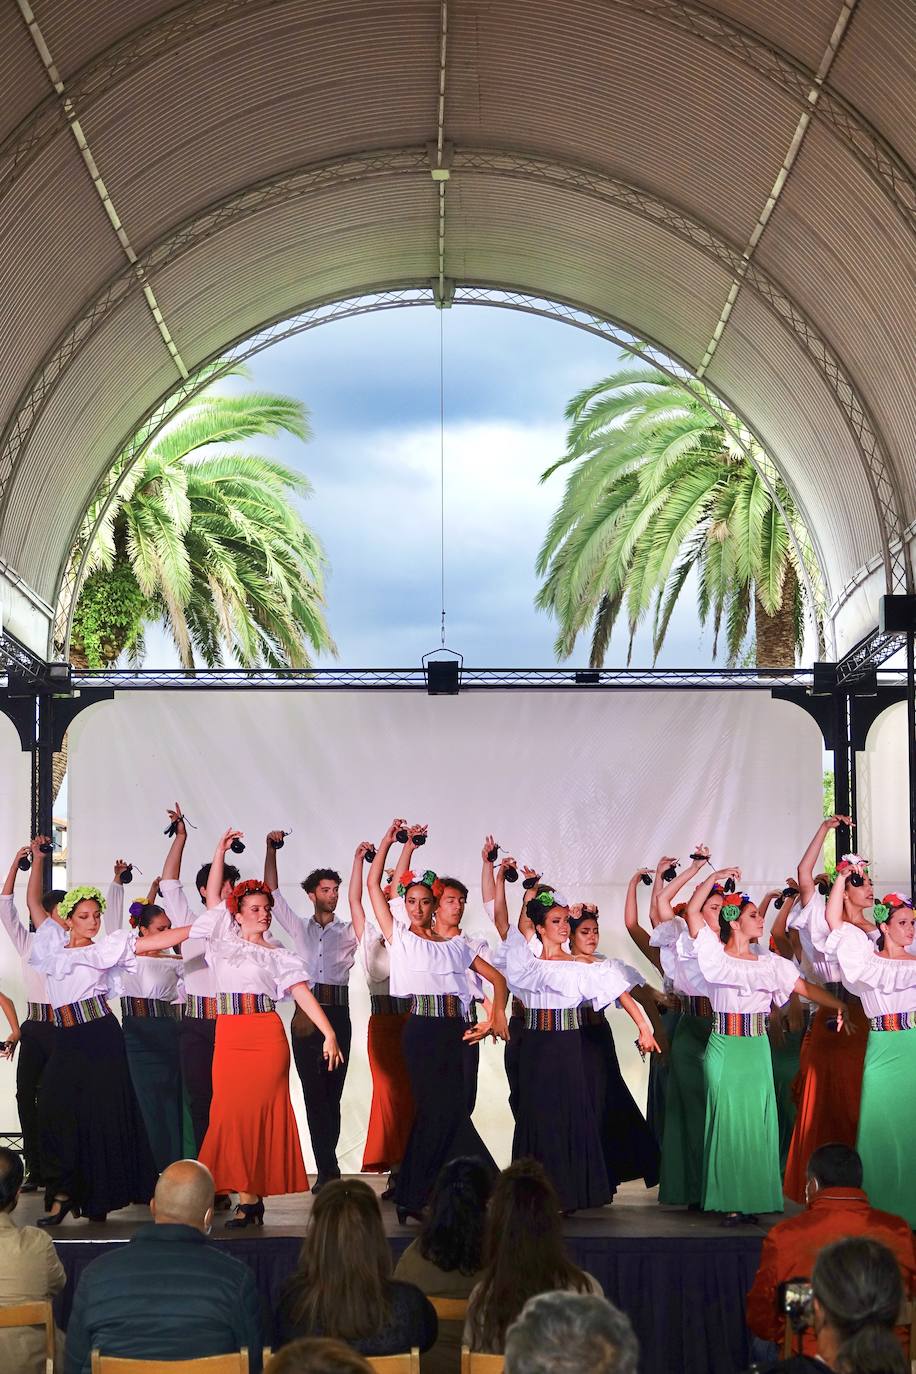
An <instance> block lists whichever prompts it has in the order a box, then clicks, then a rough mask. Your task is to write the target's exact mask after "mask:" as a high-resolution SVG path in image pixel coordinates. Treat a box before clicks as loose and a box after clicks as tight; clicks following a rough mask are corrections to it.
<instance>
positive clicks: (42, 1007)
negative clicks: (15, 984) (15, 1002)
mask: <svg viewBox="0 0 916 1374" xmlns="http://www.w3.org/2000/svg"><path fill="white" fill-rule="evenodd" d="M25 1006H26V1017H25V1019H26V1020H27V1021H50V1022H51V1024H52V1025H53V1024H54V1008H53V1007H52V1006H51V1003H50V1002H26V1004H25Z"/></svg>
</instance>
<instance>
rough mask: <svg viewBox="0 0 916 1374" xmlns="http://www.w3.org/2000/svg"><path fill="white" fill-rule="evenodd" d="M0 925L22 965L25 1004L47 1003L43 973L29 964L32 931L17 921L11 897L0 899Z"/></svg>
mask: <svg viewBox="0 0 916 1374" xmlns="http://www.w3.org/2000/svg"><path fill="white" fill-rule="evenodd" d="M0 925H2V926H3V929H4V930H5V931H6V933H7V935H8V936H9V937H10V939H11V940H12V942H13V944H14V945H15V947H16V952H17V953H18V955H19V959H20V962H21V964H22V986H23V990H24V992H25V997H26V1001H27V1002H38V1003H45V1004H47V1002H48V1000H49V999H48V984H47V981H46V979H45V976H44V974H43V973H39V971H38V969H37V968H35V967H34V966H33V964H32V963H31V962H30V958H29V956H30V954H31V950H32V944H33V941H34V939H35V934H34V932H33V931H31V930H29V928H28V926H26V925H24V924H23V922H22V921H20V919H19V914H18V912H17V911H16V903H15V901H14V900H13V898H12V897H0Z"/></svg>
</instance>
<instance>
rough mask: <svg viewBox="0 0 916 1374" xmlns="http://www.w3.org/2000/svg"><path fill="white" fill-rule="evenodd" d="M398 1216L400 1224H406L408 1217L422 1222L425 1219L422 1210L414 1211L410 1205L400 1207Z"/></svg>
mask: <svg viewBox="0 0 916 1374" xmlns="http://www.w3.org/2000/svg"><path fill="white" fill-rule="evenodd" d="M397 1216H398V1225H399V1226H406V1225H407V1219H408V1217H409V1218H410V1220H411V1221H419V1222H422V1221H423V1220H424V1217H423V1213H422V1212H412V1211H411V1210H410V1208H409V1207H398V1208H397Z"/></svg>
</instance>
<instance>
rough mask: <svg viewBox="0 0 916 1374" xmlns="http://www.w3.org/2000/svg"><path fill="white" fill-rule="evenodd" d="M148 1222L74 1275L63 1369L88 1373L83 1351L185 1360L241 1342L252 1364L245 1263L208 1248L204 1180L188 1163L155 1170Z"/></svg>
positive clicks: (254, 1372)
mask: <svg viewBox="0 0 916 1374" xmlns="http://www.w3.org/2000/svg"><path fill="white" fill-rule="evenodd" d="M151 1209H152V1213H153V1218H154V1220H153V1222H152V1223H150V1224H148V1225H146V1226H141V1227H140V1229H139V1231H138V1232H137V1233H136V1235H135V1236H134V1237H133V1238H132V1239H131V1240H130V1242H129V1243H128V1244H127V1245H125V1246H123V1247H122V1246H119V1247H118V1248H117V1249H116V1250H115V1251H114V1253H112V1254H110V1255H104V1256H103V1257H102V1258H101V1259H97V1260H94V1261H93V1263H92V1264H90V1265H88V1266H87V1267H86V1269H85V1270H84V1271H83V1275H82V1277H81V1278H80V1281H79V1286H78V1288H77V1290H76V1296H75V1297H74V1300H73V1311H72V1313H71V1315H70V1323H69V1326H68V1327H67V1345H66V1374H90V1369H91V1357H92V1351H93V1350H99V1351H101V1353H102V1354H103V1355H119V1356H121V1357H122V1358H131V1359H135V1360H137V1359H139V1360H190V1359H199V1358H201V1357H202V1356H205V1355H228V1354H231V1353H232V1352H233V1351H236V1350H241V1349H242V1348H243V1347H246V1348H247V1350H248V1360H249V1369H250V1370H251V1374H260V1370H261V1364H262V1355H261V1350H262V1336H261V1314H260V1304H259V1300H258V1292H257V1288H256V1287H255V1282H254V1277H253V1275H252V1272H251V1270H250V1269H249V1268H248V1266H247V1265H246V1264H242V1263H241V1261H239V1260H237V1259H233V1258H232V1257H231V1256H230V1255H227V1254H226V1253H225V1251H223V1250H219V1249H217V1248H216V1246H213V1245H208V1244H207V1240H206V1234H207V1231H208V1230H209V1228H210V1223H211V1221H212V1218H213V1178H212V1176H211V1174H210V1171H209V1169H206V1168H205V1167H204V1165H203V1164H199V1163H198V1162H197V1160H195V1159H181V1160H179V1161H178V1162H177V1163H176V1164H171V1165H170V1166H169V1167H168V1168H167V1169H166V1170H165V1172H164V1173H163V1174H161V1175H160V1178H159V1182H158V1183H157V1185H156V1194H155V1197H154V1198H153V1201H152V1203H151Z"/></svg>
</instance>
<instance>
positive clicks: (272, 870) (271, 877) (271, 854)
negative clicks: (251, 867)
mask: <svg viewBox="0 0 916 1374" xmlns="http://www.w3.org/2000/svg"><path fill="white" fill-rule="evenodd" d="M282 839H283V831H282V830H271V831H269V832H268V835H267V839H266V841H265V849H264V881H265V883H266V884H267V886H268V887H269V888H270V890H271V892H276V890H277V888H278V887H279V886H280V879H279V876H278V867H277V845H276V841H277V840H282Z"/></svg>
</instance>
